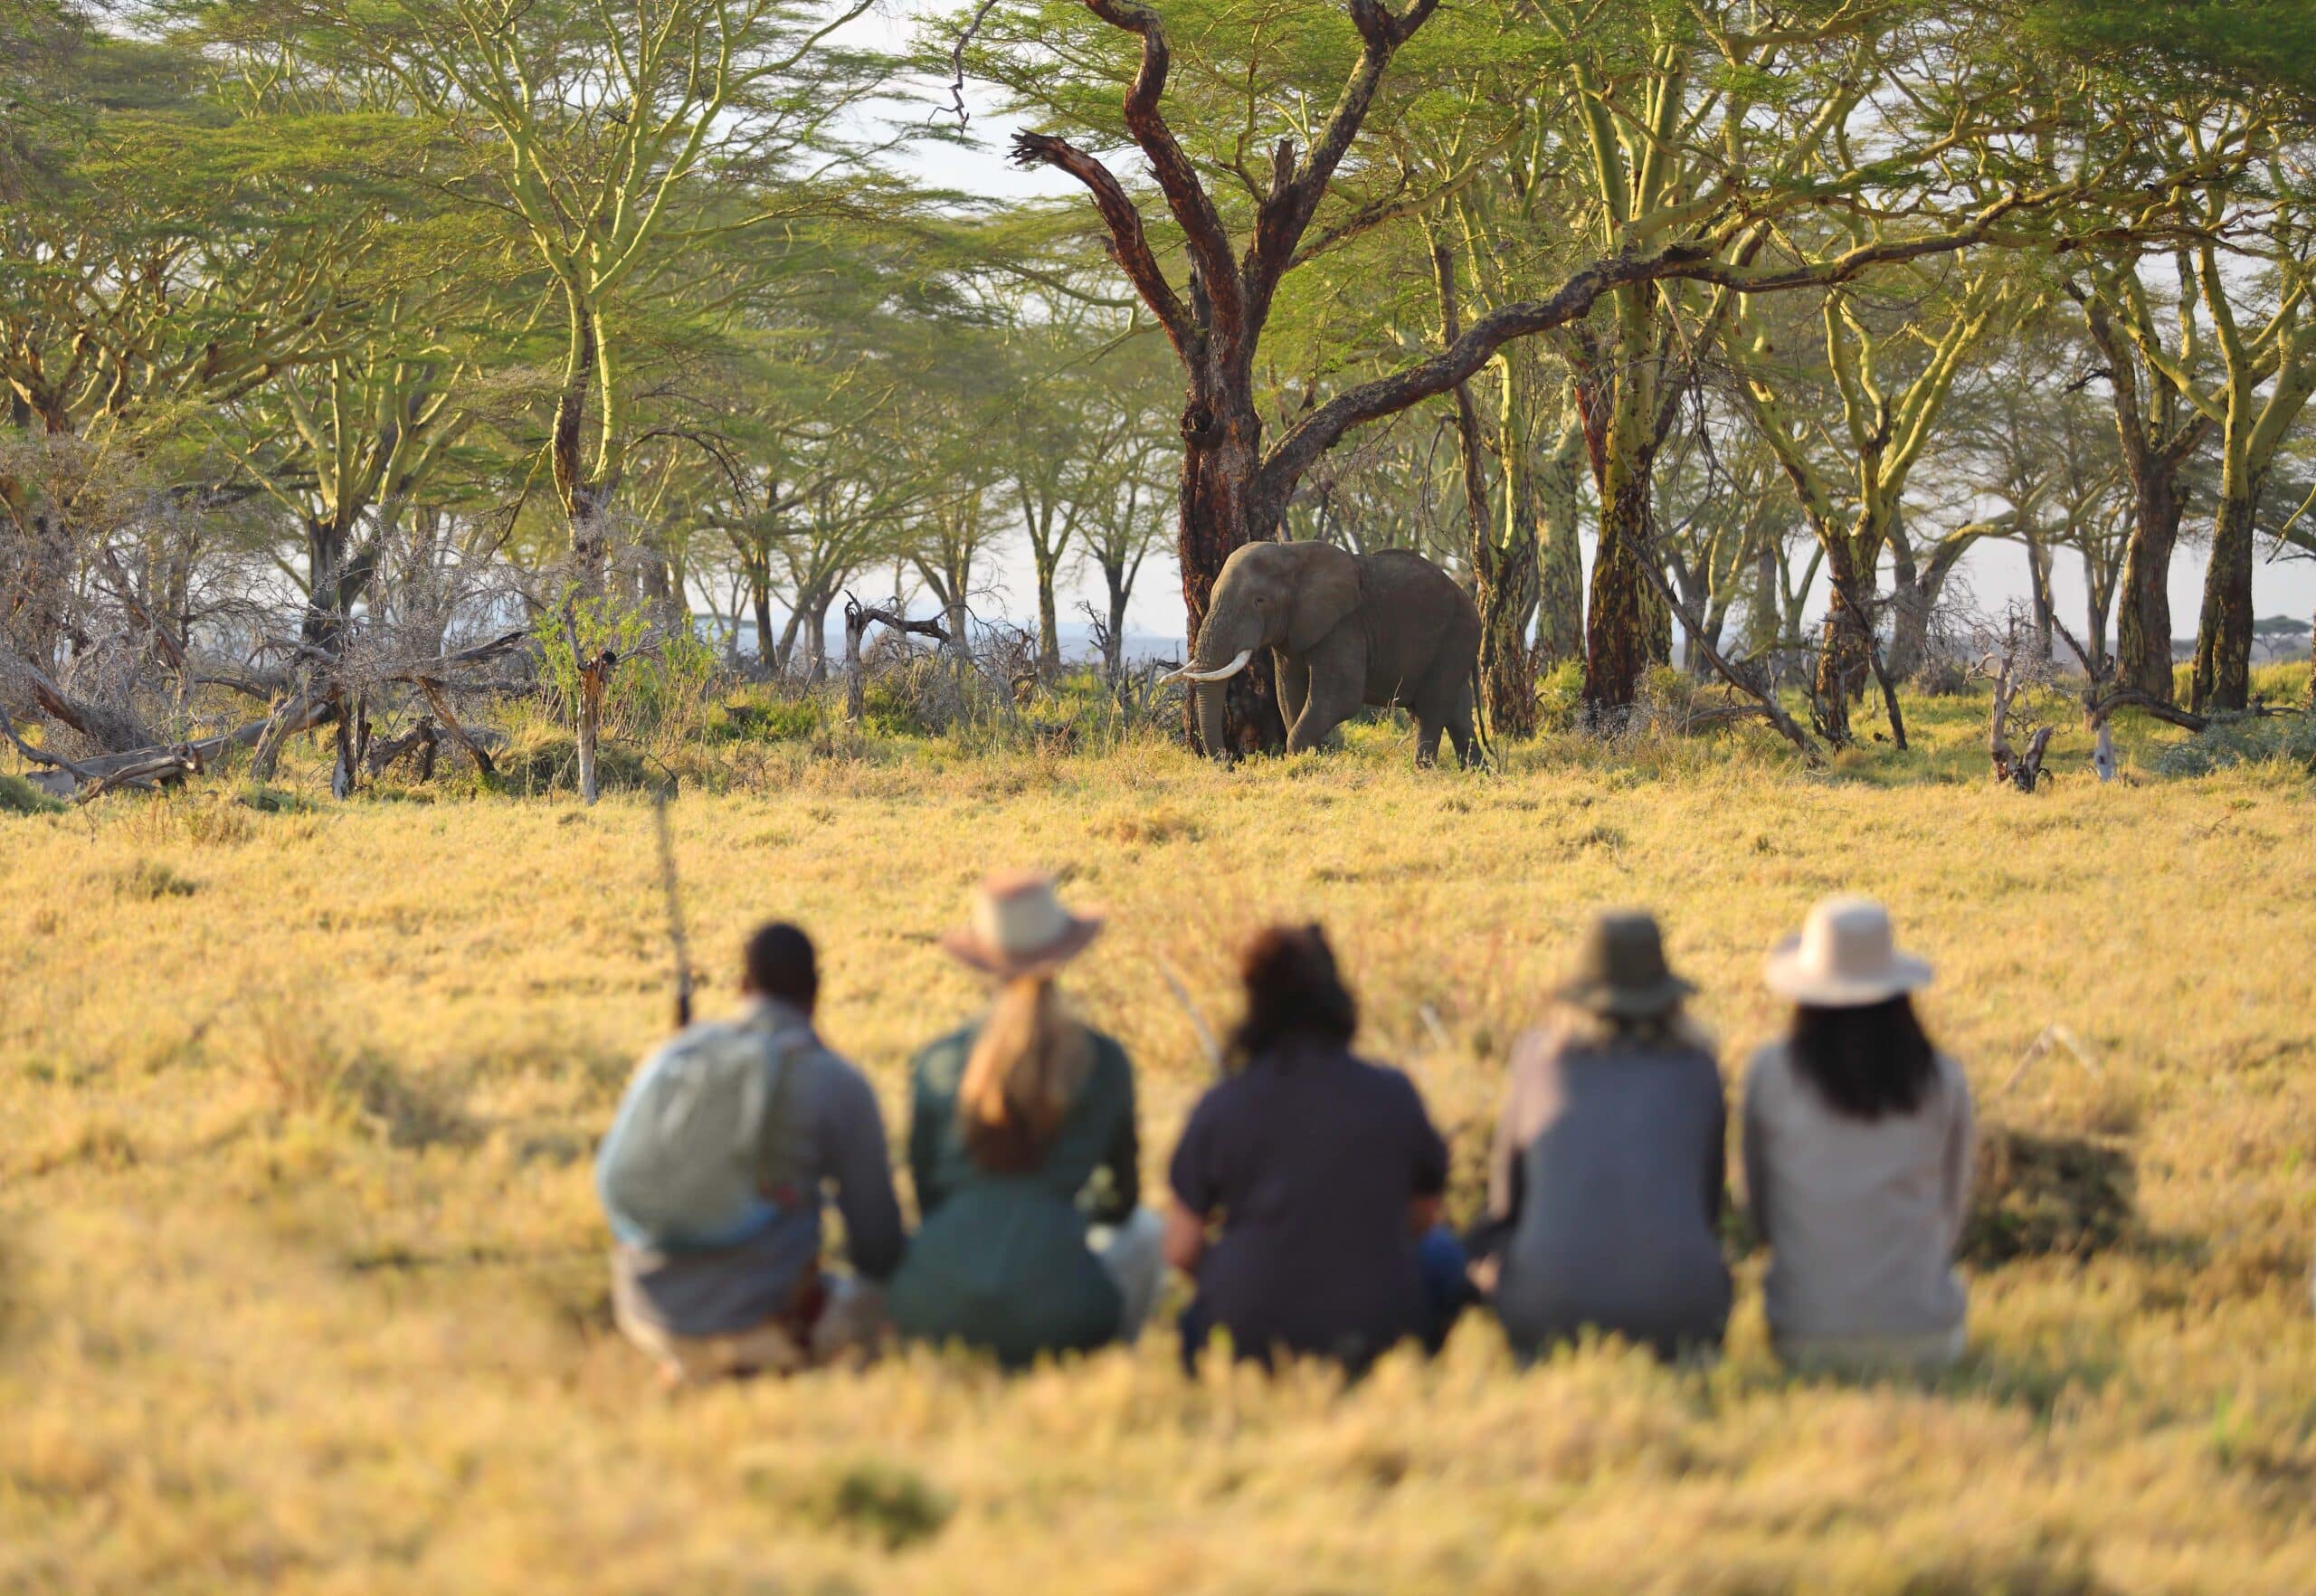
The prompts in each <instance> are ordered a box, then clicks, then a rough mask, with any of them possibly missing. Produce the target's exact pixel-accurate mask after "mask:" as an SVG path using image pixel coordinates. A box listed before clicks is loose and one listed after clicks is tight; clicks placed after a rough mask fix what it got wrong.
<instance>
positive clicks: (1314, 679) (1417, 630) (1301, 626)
mask: <svg viewBox="0 0 2316 1596" xmlns="http://www.w3.org/2000/svg"><path fill="white" fill-rule="evenodd" d="M1258 648H1267V649H1268V650H1270V651H1271V659H1272V662H1273V663H1274V664H1275V665H1276V666H1277V680H1278V704H1279V712H1280V713H1281V714H1282V715H1283V716H1284V717H1286V749H1287V752H1288V753H1290V754H1292V753H1294V752H1296V751H1297V750H1299V749H1303V748H1315V747H1317V746H1319V745H1320V744H1321V743H1323V742H1324V741H1325V740H1326V737H1327V736H1328V735H1329V734H1330V733H1331V732H1333V731H1334V729H1335V727H1338V726H1340V725H1342V724H1343V722H1344V721H1346V720H1348V719H1350V718H1351V717H1352V716H1353V715H1355V714H1357V713H1358V712H1359V708H1360V706H1362V704H1377V705H1384V704H1397V705H1400V706H1402V707H1404V708H1406V709H1407V710H1408V712H1409V713H1410V714H1411V715H1412V716H1414V717H1415V725H1416V744H1415V761H1416V764H1417V765H1418V766H1419V767H1420V766H1425V765H1430V764H1431V763H1432V762H1433V761H1434V760H1435V759H1437V758H1438V754H1439V734H1440V733H1441V732H1443V731H1444V732H1446V733H1447V736H1449V738H1450V739H1452V740H1453V742H1454V744H1455V747H1456V757H1457V760H1458V761H1459V762H1460V763H1461V764H1463V765H1474V764H1476V763H1477V761H1478V757H1479V746H1478V740H1477V738H1476V736H1474V734H1473V722H1472V695H1473V689H1474V686H1475V684H1476V681H1477V670H1476V668H1477V665H1478V661H1479V651H1480V615H1479V611H1478V609H1477V608H1476V606H1475V605H1474V604H1473V603H1472V600H1471V595H1470V594H1466V592H1465V591H1464V590H1463V588H1462V587H1460V586H1458V585H1457V582H1456V579H1455V578H1454V577H1452V576H1450V575H1447V572H1445V571H1443V570H1441V569H1440V568H1439V567H1438V566H1437V565H1433V564H1432V563H1431V562H1430V561H1429V560H1427V559H1425V558H1424V557H1423V556H1421V555H1418V554H1410V553H1409V552H1408V551H1406V550H1404V549H1386V550H1384V551H1383V552H1381V553H1380V554H1367V555H1354V554H1351V553H1348V552H1346V551H1344V550H1343V549H1340V548H1337V547H1335V546H1334V545H1332V544H1326V543H1283V542H1266V543H1249V544H1248V545H1246V546H1243V547H1241V548H1239V549H1236V550H1234V551H1232V553H1231V555H1230V557H1229V559H1228V560H1225V561H1224V562H1223V565H1222V573H1221V575H1220V576H1218V577H1217V578H1216V579H1215V583H1214V593H1213V596H1212V597H1211V598H1210V600H1209V602H1208V606H1207V612H1206V622H1205V624H1204V625H1202V626H1201V627H1200V628H1199V634H1198V644H1197V646H1196V648H1194V649H1193V650H1192V651H1191V663H1189V664H1188V665H1185V666H1184V667H1182V670H1178V671H1176V672H1174V673H1173V676H1172V677H1171V678H1169V679H1178V680H1182V681H1187V682H1190V683H1192V684H1193V686H1192V689H1191V690H1192V691H1194V692H1196V693H1197V694H1198V724H1199V736H1200V737H1201V739H1202V740H1203V741H1204V742H1205V744H1206V746H1207V750H1208V752H1209V753H1210V754H1213V755H1215V757H1217V758H1219V759H1222V760H1225V761H1226V762H1227V761H1228V760H1229V757H1230V747H1229V741H1228V740H1227V738H1226V737H1225V736H1224V734H1223V722H1222V683H1224V682H1225V681H1228V680H1229V679H1230V678H1231V677H1233V676H1236V675H1238V674H1239V671H1241V670H1245V669H1246V668H1247V661H1248V660H1251V659H1253V658H1254V654H1255V651H1256V650H1257V649H1258Z"/></svg>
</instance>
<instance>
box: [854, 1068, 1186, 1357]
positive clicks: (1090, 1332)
mask: <svg viewBox="0 0 2316 1596" xmlns="http://www.w3.org/2000/svg"><path fill="white" fill-rule="evenodd" d="M979 1031H980V1027H979V1026H978V1025H970V1026H967V1027H966V1028H965V1029H963V1030H962V1031H955V1032H954V1033H952V1034H951V1035H948V1036H944V1037H943V1038H942V1039H941V1040H939V1041H936V1042H935V1043H934V1044H933V1045H932V1046H931V1047H928V1048H926V1049H925V1050H924V1051H923V1052H921V1053H919V1054H918V1055H917V1056H916V1060H915V1062H914V1064H913V1065H912V1066H911V1082H910V1098H911V1103H910V1111H909V1133H908V1162H909V1171H910V1173H911V1174H912V1175H914V1176H915V1178H916V1202H917V1209H918V1212H919V1216H920V1223H919V1228H918V1230H917V1232H916V1236H915V1237H914V1238H913V1239H912V1240H910V1242H909V1248H908V1255H907V1257H906V1259H904V1260H903V1262H902V1264H901V1268H900V1270H899V1272H898V1273H897V1274H896V1275H895V1276H894V1277H893V1281H892V1287H891V1292H890V1297H889V1301H890V1305H891V1308H892V1316H893V1322H894V1324H896V1325H898V1326H899V1328H900V1331H901V1333H902V1334H903V1335H907V1336H909V1337H912V1338H913V1339H916V1340H920V1341H933V1342H948V1341H957V1342H962V1343H963V1344H966V1345H968V1346H972V1347H975V1348H978V1349H980V1350H982V1351H983V1352H988V1353H992V1354H995V1355H996V1356H997V1357H998V1358H999V1359H1000V1360H1001V1362H1003V1363H1009V1364H1015V1365H1019V1364H1023V1363H1030V1362H1031V1361H1032V1360H1034V1359H1035V1358H1036V1357H1037V1356H1038V1354H1040V1353H1049V1352H1065V1351H1069V1350H1072V1349H1081V1348H1088V1347H1096V1346H1100V1345H1102V1344H1105V1343H1106V1342H1108V1341H1111V1340H1113V1339H1115V1337H1116V1335H1117V1333H1118V1317H1119V1312H1120V1303H1119V1299H1118V1291H1117V1287H1116V1286H1115V1285H1114V1284H1112V1282H1111V1280H1110V1277H1109V1273H1108V1271H1107V1270H1106V1269H1105V1268H1103V1267H1102V1265H1101V1262H1100V1260H1099V1259H1096V1257H1095V1256H1094V1254H1093V1253H1092V1252H1091V1251H1090V1250H1088V1249H1087V1245H1086V1229H1087V1225H1088V1224H1089V1223H1115V1221H1119V1220H1122V1219H1124V1218H1125V1216H1126V1215H1128V1214H1130V1213H1132V1212H1133V1211H1134V1204H1135V1202H1137V1201H1139V1199H1140V1195H1141V1190H1140V1186H1141V1181H1140V1173H1139V1168H1140V1154H1139V1148H1138V1145H1137V1144H1136V1141H1135V1136H1134V1069H1133V1067H1132V1066H1131V1065H1130V1064H1129V1063H1127V1061H1126V1056H1125V1049H1123V1048H1121V1047H1120V1046H1118V1044H1117V1043H1116V1042H1115V1040H1112V1039H1111V1038H1109V1037H1107V1036H1105V1035H1103V1034H1102V1033H1101V1032H1100V1031H1089V1032H1088V1033H1087V1034H1088V1035H1089V1037H1090V1038H1091V1040H1092V1042H1093V1052H1094V1057H1093V1063H1092V1066H1091V1068H1089V1069H1087V1075H1086V1084H1085V1086H1084V1087H1083V1088H1080V1089H1079V1091H1078V1094H1077V1101H1076V1102H1074V1103H1073V1104H1071V1105H1070V1108H1069V1112H1068V1115H1067V1116H1065V1117H1064V1118H1063V1120H1062V1123H1061V1128H1060V1130H1059V1131H1058V1133H1057V1134H1056V1135H1055V1137H1054V1140H1053V1145H1051V1146H1050V1147H1049V1148H1048V1149H1047V1150H1046V1155H1045V1159H1044V1161H1043V1162H1042V1163H1041V1164H1039V1166H1038V1167H1037V1168H1035V1169H1032V1170H1025V1171H1022V1172H1020V1173H1006V1174H999V1173H993V1172H992V1171H990V1170H986V1169H983V1168H982V1167H981V1166H980V1165H979V1164H975V1163H974V1162H973V1158H972V1157H971V1155H970V1154H967V1153H966V1151H965V1145H964V1137H963V1132H962V1129H961V1127H960V1126H959V1125H958V1122H957V1086H958V1082H959V1081H960V1079H961V1078H963V1074H964V1069H965V1060H966V1059H967V1058H968V1057H970V1056H971V1054H972V1052H973V1039H974V1037H975V1036H976V1035H977V1034H978V1033H979Z"/></svg>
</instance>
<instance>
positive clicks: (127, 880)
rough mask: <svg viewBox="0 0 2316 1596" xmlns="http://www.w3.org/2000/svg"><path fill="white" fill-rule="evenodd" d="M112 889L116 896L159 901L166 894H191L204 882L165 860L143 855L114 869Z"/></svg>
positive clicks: (165, 896)
mask: <svg viewBox="0 0 2316 1596" xmlns="http://www.w3.org/2000/svg"><path fill="white" fill-rule="evenodd" d="M112 890H113V896H114V897H116V898H131V899H135V900H138V901H141V902H145V903H157V902H159V901H160V900H161V899H163V898H191V897H192V896H193V895H194V894H195V893H196V892H198V891H200V890H201V883H200V882H198V881H196V880H195V879H192V878H191V877H190V876H186V875H185V874H183V873H182V872H180V871H179V870H178V869H177V868H176V866H175V865H172V864H170V863H168V862H167V861H166V860H155V859H140V860H136V861H135V862H133V863H131V864H128V865H124V866H122V867H121V868H120V869H118V870H116V871H114V872H113V875H112Z"/></svg>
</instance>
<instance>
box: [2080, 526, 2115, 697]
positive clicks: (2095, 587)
mask: <svg viewBox="0 0 2316 1596" xmlns="http://www.w3.org/2000/svg"><path fill="white" fill-rule="evenodd" d="M2114 606H2115V573H2114V571H2113V570H2112V568H2109V569H2107V570H2104V571H2102V570H2101V569H2100V563H2099V558H2098V556H2096V555H2095V554H2093V552H2092V550H2091V547H2090V544H2089V540H2088V538H2087V537H2086V539H2085V541H2084V546H2083V620H2084V622H2085V623H2086V624H2087V625H2088V627H2089V629H2090V632H2091V635H2090V636H2088V637H2086V638H2084V639H2083V647H2085V648H2087V649H2089V650H2090V651H2091V669H2092V671H2093V674H2094V675H2096V674H2097V673H2099V672H2101V671H2102V670H2105V669H2106V667H2107V664H2108V661H2109V660H2110V658H2111V656H2110V655H2109V654H2108V652H2107V623H2108V621H2109V618H2110V616H2111V614H2112V611H2113V609H2114Z"/></svg>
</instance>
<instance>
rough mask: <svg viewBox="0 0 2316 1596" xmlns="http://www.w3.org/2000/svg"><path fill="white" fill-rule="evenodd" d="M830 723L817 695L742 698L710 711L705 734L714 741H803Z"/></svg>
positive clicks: (806, 740)
mask: <svg viewBox="0 0 2316 1596" xmlns="http://www.w3.org/2000/svg"><path fill="white" fill-rule="evenodd" d="M827 722H828V715H827V712H826V711H825V710H824V709H823V708H821V702H820V700H819V699H817V698H773V699H770V700H767V701H765V702H762V703H751V702H748V701H746V700H742V701H740V702H737V703H728V704H725V705H722V706H720V707H718V708H716V709H714V710H711V711H710V712H709V713H708V716H707V726H706V727H705V734H706V736H707V741H709V742H711V743H803V742H810V741H811V740H812V738H813V737H814V736H818V735H819V733H820V731H821V727H823V726H825V725H826V724H827Z"/></svg>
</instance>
